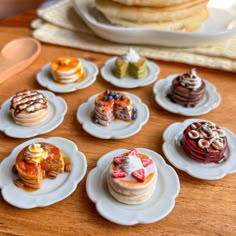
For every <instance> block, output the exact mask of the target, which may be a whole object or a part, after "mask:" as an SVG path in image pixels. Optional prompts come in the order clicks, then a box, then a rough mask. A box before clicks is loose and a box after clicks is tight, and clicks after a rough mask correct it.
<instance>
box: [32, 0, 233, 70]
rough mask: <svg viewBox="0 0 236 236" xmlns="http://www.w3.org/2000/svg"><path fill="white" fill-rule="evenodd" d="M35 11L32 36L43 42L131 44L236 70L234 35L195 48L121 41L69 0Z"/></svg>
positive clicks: (103, 47) (98, 46)
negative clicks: (94, 26)
mask: <svg viewBox="0 0 236 236" xmlns="http://www.w3.org/2000/svg"><path fill="white" fill-rule="evenodd" d="M37 13H38V17H39V18H38V19H36V20H34V21H33V22H32V24H31V25H32V27H33V28H34V30H33V37H35V38H36V39H38V40H40V41H42V42H47V43H52V44H57V45H62V46H67V47H74V48H80V49H84V50H89V51H94V52H102V53H106V54H111V55H122V54H124V53H126V52H127V50H128V48H129V47H132V48H134V49H135V50H136V51H137V52H138V53H139V54H140V55H142V56H145V57H148V58H153V59H160V60H165V61H176V62H182V63H186V64H191V65H197V66H203V67H209V68H216V69H221V70H226V71H232V72H236V35H235V36H233V37H231V38H229V39H228V40H225V41H222V42H220V43H217V44H215V45H212V46H208V47H198V48H184V49H183V48H167V47H159V46H140V45H138V46H137V45H124V44H117V43H113V42H109V41H106V40H104V39H102V38H99V37H98V36H96V35H95V34H94V33H93V32H92V31H91V30H90V29H89V28H88V27H87V26H86V25H85V23H84V22H83V21H82V19H81V18H80V17H79V16H78V15H77V14H76V12H75V11H74V9H73V4H72V2H71V1H70V0H64V1H61V2H59V3H57V4H55V5H53V6H50V7H48V8H44V9H39V10H38V11H37Z"/></svg>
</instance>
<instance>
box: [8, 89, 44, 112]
mask: <svg viewBox="0 0 236 236" xmlns="http://www.w3.org/2000/svg"><path fill="white" fill-rule="evenodd" d="M46 107H47V98H46V97H45V96H44V95H43V94H41V93H39V92H37V91H35V90H24V91H22V92H19V93H17V94H16V95H15V96H14V97H13V98H12V100H11V109H14V113H15V115H17V114H19V113H21V112H22V111H25V112H28V113H32V112H36V111H39V110H41V109H44V108H46Z"/></svg>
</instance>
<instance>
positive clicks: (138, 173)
mask: <svg viewBox="0 0 236 236" xmlns="http://www.w3.org/2000/svg"><path fill="white" fill-rule="evenodd" d="M132 175H133V177H134V178H136V179H137V180H138V181H139V182H144V181H145V175H144V169H139V170H135V171H133V172H132Z"/></svg>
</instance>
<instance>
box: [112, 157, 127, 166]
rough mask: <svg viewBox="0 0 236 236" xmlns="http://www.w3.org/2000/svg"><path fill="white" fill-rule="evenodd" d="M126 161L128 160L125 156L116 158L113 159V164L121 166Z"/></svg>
mask: <svg viewBox="0 0 236 236" xmlns="http://www.w3.org/2000/svg"><path fill="white" fill-rule="evenodd" d="M125 159H126V156H124V155H121V156H116V157H114V158H113V162H114V164H116V165H120V164H122V163H123V162H124V160H125Z"/></svg>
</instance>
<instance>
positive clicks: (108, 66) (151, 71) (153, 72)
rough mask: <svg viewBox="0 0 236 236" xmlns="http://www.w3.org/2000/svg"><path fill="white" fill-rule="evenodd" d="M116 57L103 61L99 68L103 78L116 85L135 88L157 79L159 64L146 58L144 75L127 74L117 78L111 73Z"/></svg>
mask: <svg viewBox="0 0 236 236" xmlns="http://www.w3.org/2000/svg"><path fill="white" fill-rule="evenodd" d="M116 58H117V57H112V58H111V59H109V60H107V61H106V62H105V64H104V66H103V67H102V68H101V75H102V77H103V79H104V80H106V81H107V82H109V83H111V84H113V85H115V86H117V87H120V88H137V87H143V86H147V85H149V84H151V83H153V82H154V81H155V80H156V79H157V77H158V74H159V73H160V68H159V66H158V65H157V64H156V63H154V62H152V61H149V60H147V73H146V75H145V76H144V77H142V78H140V79H135V78H133V77H131V76H129V75H127V76H125V77H124V78H122V79H119V78H117V77H116V76H114V75H113V73H112V70H113V68H114V63H115V60H116Z"/></svg>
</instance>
